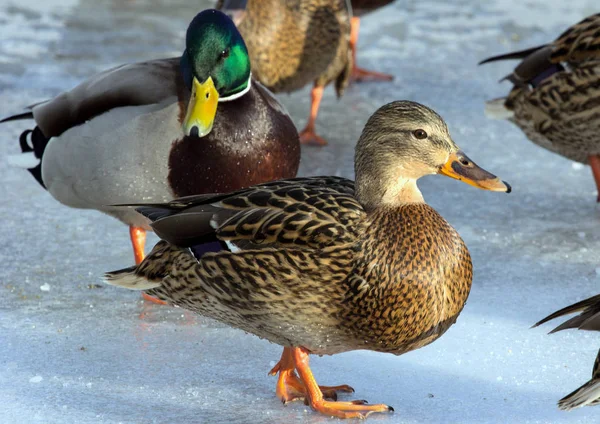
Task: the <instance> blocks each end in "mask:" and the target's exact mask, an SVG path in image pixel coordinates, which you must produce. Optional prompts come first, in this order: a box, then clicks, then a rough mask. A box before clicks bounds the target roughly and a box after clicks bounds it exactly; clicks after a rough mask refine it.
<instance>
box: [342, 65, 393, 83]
mask: <svg viewBox="0 0 600 424" xmlns="http://www.w3.org/2000/svg"><path fill="white" fill-rule="evenodd" d="M393 80H394V76H393V75H390V74H384V73H382V72H375V71H367V70H366V69H363V68H359V67H358V66H355V67H354V68H353V69H352V75H351V76H350V81H352V82H364V81H393Z"/></svg>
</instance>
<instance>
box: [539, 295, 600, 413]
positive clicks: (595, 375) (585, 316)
mask: <svg viewBox="0 0 600 424" xmlns="http://www.w3.org/2000/svg"><path fill="white" fill-rule="evenodd" d="M576 312H579V314H578V315H576V316H574V317H573V318H570V319H568V320H567V321H565V322H563V323H562V324H561V325H559V326H558V327H556V328H555V329H554V330H552V331H551V332H550V333H555V332H557V331H561V330H566V329H568V328H576V329H579V330H589V331H600V295H596V296H592V297H590V298H588V299H585V300H582V301H580V302H577V303H574V304H573V305H570V306H567V307H565V308H563V309H561V310H559V311H556V312H554V313H552V314H550V315H548V316H547V317H546V318H544V319H542V320H541V321H539V322H537V323H536V324H535V325H534V327H537V326H538V325H542V324H544V323H546V322H548V321H550V320H553V319H555V318H558V317H562V316H564V315H569V314H573V313H576ZM598 404H600V351H598V355H597V356H596V361H594V367H593V368H592V378H591V380H590V381H588V382H587V383H585V384H584V385H583V386H581V387H579V388H578V389H577V390H575V391H573V392H571V393H569V394H568V395H567V396H565V397H564V398H562V399H561V400H559V401H558V407H559V408H560V409H563V410H565V411H570V410H571V409H575V408H579V407H582V406H594V405H598Z"/></svg>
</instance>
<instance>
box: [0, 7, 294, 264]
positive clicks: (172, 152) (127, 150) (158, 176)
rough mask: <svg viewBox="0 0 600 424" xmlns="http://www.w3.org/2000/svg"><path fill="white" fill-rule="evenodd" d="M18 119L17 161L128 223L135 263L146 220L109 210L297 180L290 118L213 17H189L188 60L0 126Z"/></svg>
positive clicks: (231, 33) (93, 84)
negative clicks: (27, 124)
mask: <svg viewBox="0 0 600 424" xmlns="http://www.w3.org/2000/svg"><path fill="white" fill-rule="evenodd" d="M20 119H33V120H34V121H35V125H36V126H35V127H34V128H33V129H32V130H27V131H25V132H23V134H22V135H21V137H20V139H19V142H20V145H21V149H22V151H23V155H20V160H19V162H20V163H21V164H22V165H24V166H26V167H27V168H29V171H30V172H31V174H32V175H33V176H34V177H35V179H36V180H37V181H38V182H39V183H40V184H41V185H42V187H44V188H45V189H47V190H48V192H49V193H50V194H51V195H52V196H53V197H54V198H55V199H56V200H58V201H59V202H61V203H63V204H65V205H67V206H71V207H74V208H83V209H96V210H99V211H101V212H104V213H106V214H108V215H111V216H113V217H115V218H117V219H119V220H121V221H122V222H124V223H125V224H126V225H128V226H129V233H130V237H131V242H132V244H133V250H134V256H135V261H136V263H141V261H142V259H143V258H144V244H145V235H146V231H147V230H150V229H151V227H150V226H149V225H148V220H146V219H145V218H143V217H141V216H140V215H139V214H137V213H135V212H134V211H130V210H124V209H123V208H116V207H112V206H108V205H112V204H115V203H124V202H125V203H131V202H144V201H151V202H165V201H169V200H171V199H174V198H176V197H181V196H188V195H192V194H201V193H213V192H229V191H232V190H236V189H240V188H243V187H247V186H251V185H254V184H258V183H261V182H265V181H270V180H276V179H280V178H291V177H294V176H295V175H296V172H297V170H298V165H299V161H300V145H299V139H298V133H297V131H296V129H295V127H294V124H293V122H292V121H291V119H290V117H289V116H288V114H287V112H286V111H285V109H284V108H283V106H282V105H281V104H280V103H279V102H278V101H277V100H276V99H275V98H274V96H273V95H272V94H271V93H270V92H269V90H267V89H266V88H265V87H263V86H262V85H261V84H260V83H258V82H257V81H255V80H253V79H252V77H251V71H250V59H249V57H248V51H247V48H246V44H245V43H244V40H243V38H242V36H241V35H240V33H239V32H238V30H237V29H236V27H235V25H234V24H233V22H232V21H231V19H229V18H228V17H227V16H226V15H224V14H223V13H221V12H219V11H216V10H206V11H203V12H201V13H199V14H198V15H197V16H196V17H195V18H194V19H193V20H192V22H191V23H190V25H189V27H188V30H187V34H186V48H185V51H184V53H183V55H182V56H181V57H177V58H170V59H160V60H153V61H149V62H142V63H135V64H130V65H123V66H119V67H117V68H113V69H110V70H107V71H105V72H102V73H100V74H98V75H95V76H93V77H92V78H90V79H89V80H87V81H85V82H83V83H82V84H80V85H79V86H77V87H75V88H74V89H72V90H71V91H67V92H64V93H61V94H59V95H58V96H56V97H55V98H53V99H51V100H48V101H46V102H42V103H38V104H36V105H33V106H31V107H30V110H29V111H27V112H25V113H21V114H18V115H15V116H11V117H9V118H6V119H4V120H2V121H0V122H7V121H13V120H20Z"/></svg>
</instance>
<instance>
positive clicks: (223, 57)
mask: <svg viewBox="0 0 600 424" xmlns="http://www.w3.org/2000/svg"><path fill="white" fill-rule="evenodd" d="M228 57H229V48H226V49H225V50H223V51H222V52H221V59H227V58H228Z"/></svg>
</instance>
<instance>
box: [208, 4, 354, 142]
mask: <svg viewBox="0 0 600 424" xmlns="http://www.w3.org/2000/svg"><path fill="white" fill-rule="evenodd" d="M229 3H231V2H223V1H220V2H219V3H218V4H217V7H218V8H223V9H227V8H228V7H235V8H237V7H242V5H238V4H237V3H236V2H233V3H234V4H229ZM245 7H246V10H245V12H244V14H243V17H242V18H241V19H240V23H239V25H238V28H239V30H240V33H241V34H242V36H243V37H244V40H245V42H246V46H247V47H248V52H249V54H250V60H251V63H252V74H253V76H254V77H255V78H256V79H258V80H259V81H260V82H261V83H263V84H264V85H265V86H267V87H268V88H269V89H270V90H272V91H274V92H291V91H295V90H299V89H300V88H302V87H304V86H305V85H307V84H310V83H313V84H314V87H315V91H314V92H313V110H312V111H311V115H310V119H309V123H308V124H307V127H306V128H305V130H303V131H301V133H300V136H301V141H303V142H308V143H318V144H324V140H322V139H321V138H320V137H318V136H317V135H316V133H315V132H314V121H315V119H316V116H317V112H318V108H319V103H320V100H321V98H320V96H321V95H322V89H323V88H324V87H325V86H326V85H328V84H329V83H331V82H334V83H335V89H336V92H337V94H338V96H341V95H342V93H343V92H344V89H345V88H346V86H347V85H348V81H349V77H350V70H351V69H352V57H351V54H350V48H349V41H350V14H351V12H350V9H349V5H348V4H347V0H285V1H281V0H261V1H258V0H249V1H248V2H247V4H246V5H245Z"/></svg>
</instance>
